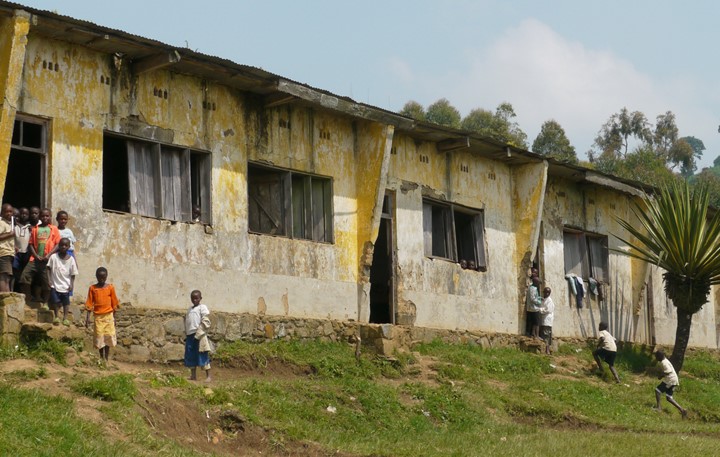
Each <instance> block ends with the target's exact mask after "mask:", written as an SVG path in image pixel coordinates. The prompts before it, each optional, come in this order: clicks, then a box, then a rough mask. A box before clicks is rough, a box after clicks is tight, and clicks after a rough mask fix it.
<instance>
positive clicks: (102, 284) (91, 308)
mask: <svg viewBox="0 0 720 457" xmlns="http://www.w3.org/2000/svg"><path fill="white" fill-rule="evenodd" d="M107 277H108V271H107V269H106V268H105V267H100V268H98V269H97V270H95V279H97V284H93V285H92V286H90V290H88V295H87V301H86V302H85V309H86V310H87V316H86V317H85V327H87V326H88V325H90V313H93V314H94V315H95V332H94V333H95V338H94V340H95V348H97V349H98V351H100V358H101V359H102V360H104V361H105V362H106V363H107V361H108V360H109V359H110V347H114V346H116V345H117V337H116V335H115V311H116V310H117V309H118V307H119V304H120V302H119V301H118V298H117V295H115V287H114V286H113V285H112V284H108V283H107V282H106V281H107Z"/></svg>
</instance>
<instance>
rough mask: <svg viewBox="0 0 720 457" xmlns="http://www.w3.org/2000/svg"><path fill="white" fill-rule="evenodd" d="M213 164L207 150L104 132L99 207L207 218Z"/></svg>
mask: <svg viewBox="0 0 720 457" xmlns="http://www.w3.org/2000/svg"><path fill="white" fill-rule="evenodd" d="M211 166H212V162H211V155H210V153H207V152H200V151H193V150H190V149H185V148H180V147H177V146H168V145H164V144H160V143H151V142H147V141H140V140H135V139H128V138H122V137H117V136H113V135H105V138H104V141H103V208H105V209H111V210H116V211H123V212H129V213H133V214H140V215H142V216H150V217H159V218H162V219H169V220H172V221H191V220H194V219H198V220H199V221H201V222H205V223H210V222H211V221H210V215H211V211H210V173H211ZM193 208H196V209H199V214H200V216H199V217H197V214H196V215H195V216H193Z"/></svg>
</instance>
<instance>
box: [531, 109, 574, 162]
mask: <svg viewBox="0 0 720 457" xmlns="http://www.w3.org/2000/svg"><path fill="white" fill-rule="evenodd" d="M532 150H533V152H537V153H538V154H542V155H545V156H548V157H554V158H556V159H558V160H562V161H565V162H570V163H577V161H578V158H577V154H576V153H575V147H574V146H573V145H572V144H570V140H568V138H567V136H566V135H565V129H563V128H562V126H561V125H560V124H559V123H558V122H557V121H555V120H554V119H550V120H547V121H545V122H544V123H543V125H542V127H540V133H538V136H537V137H535V141H533V144H532Z"/></svg>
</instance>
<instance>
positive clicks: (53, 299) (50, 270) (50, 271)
mask: <svg viewBox="0 0 720 457" xmlns="http://www.w3.org/2000/svg"><path fill="white" fill-rule="evenodd" d="M68 249H70V240H68V239H67V238H61V239H60V243H58V250H57V252H56V253H54V254H52V255H51V256H50V259H49V260H48V263H47V275H48V283H49V284H50V304H51V306H52V309H53V311H54V312H55V320H54V321H53V324H55V325H58V324H59V323H60V317H59V309H58V308H60V305H62V309H63V318H62V323H63V325H65V326H68V325H70V321H69V320H68V318H67V312H68V307H69V306H70V293H72V290H73V286H74V285H75V276H77V274H78V268H77V263H75V257H73V256H71V255H70V254H69V253H68Z"/></svg>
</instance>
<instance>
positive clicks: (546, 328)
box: [540, 325, 552, 341]
mask: <svg viewBox="0 0 720 457" xmlns="http://www.w3.org/2000/svg"><path fill="white" fill-rule="evenodd" d="M540 338H542V339H544V340H550V341H552V327H551V326H550V325H541V326H540Z"/></svg>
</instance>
